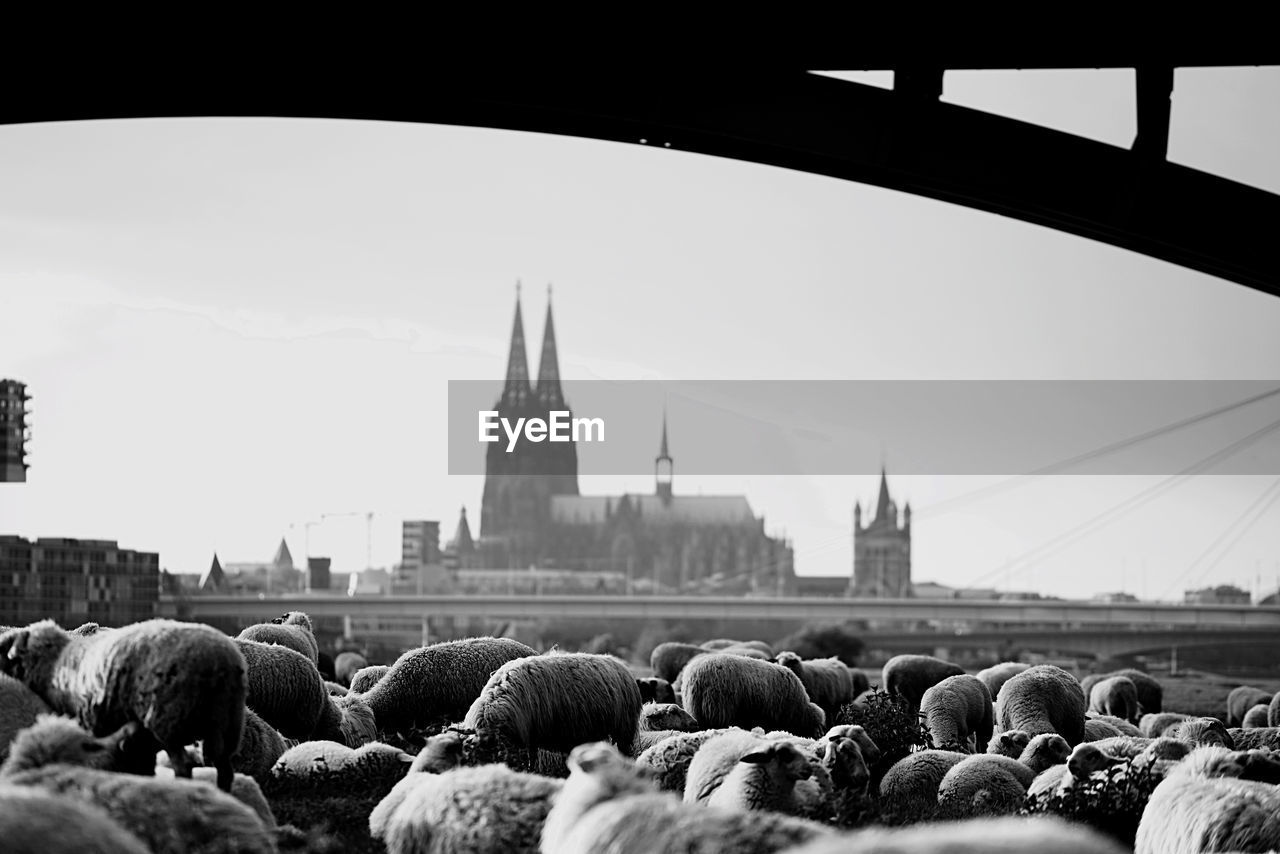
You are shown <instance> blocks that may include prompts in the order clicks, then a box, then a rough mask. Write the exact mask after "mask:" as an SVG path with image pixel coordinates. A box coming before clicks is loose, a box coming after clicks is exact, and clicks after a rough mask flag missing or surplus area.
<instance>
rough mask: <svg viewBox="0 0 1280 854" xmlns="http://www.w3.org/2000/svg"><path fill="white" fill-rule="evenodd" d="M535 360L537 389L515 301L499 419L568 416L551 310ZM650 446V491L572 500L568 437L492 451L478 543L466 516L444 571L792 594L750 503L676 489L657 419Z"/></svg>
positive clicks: (781, 553)
mask: <svg viewBox="0 0 1280 854" xmlns="http://www.w3.org/2000/svg"><path fill="white" fill-rule="evenodd" d="M541 354H542V355H541V360H540V362H539V364H538V375H537V380H536V382H534V381H531V380H530V372H529V368H528V363H527V361H526V358H525V340H524V327H523V320H522V316H521V309H520V303H519V297H518V296H517V301H516V312H515V321H514V325H513V327H512V333H511V347H510V351H509V354H508V358H507V375H506V380H505V382H504V384H503V389H502V394H501V396H500V397H499V399H498V401H497V403H496V404H495V405H494V407H493V408H494V409H495V410H497V411H498V413H499V417H500V418H505V419H510V420H512V421H514V420H515V419H516V418H521V417H523V418H543V419H549V418H550V413H551V411H553V410H561V411H570V412H571V410H570V408H569V403H568V401H566V400H565V397H564V392H563V389H562V387H561V383H560V370H559V359H558V355H557V352H556V338H555V327H554V323H553V321H552V315H551V307H550V305H548V307H547V315H546V325H545V331H544V333H543V339H542V350H541ZM656 416H657V413H655V419H654V421H655V425H656V424H657V421H658V419H657V417H656ZM570 417H572V416H571V415H570ZM655 438H657V437H656V436H655ZM657 444H658V454H657V457H656V458H655V460H654V467H655V484H654V491H653V492H652V493H650V494H624V495H581V494H580V493H579V491H578V457H577V448H576V446H575V443H573V442H539V443H533V442H525V443H522V444H520V445H517V446H516V449H515V450H514V451H513V452H511V453H508V452H507V451H506V449H505V448H504V447H502V446H501V445H500V443H493V444H491V445H490V446H489V448H488V450H487V456H486V459H485V484H484V493H483V496H482V499H481V504H480V529H479V536H478V537H475V538H473V536H472V531H471V527H470V524H469V523H468V522H467V519H466V511H465V509H464V510H463V515H462V518H461V519H460V520H459V523H458V528H457V533H456V534H455V536H454V538H453V540H452V541H451V542H450V543H449V544H448V546H447V548H446V552H445V555H444V563H445V565H446V566H448V567H450V568H451V569H454V570H455V571H458V572H460V571H462V570H473V569H476V570H479V569H484V570H528V569H530V568H531V567H532V568H533V569H534V570H535V571H536V570H555V571H563V572H578V573H584V574H589V575H590V577H591V578H592V580H593V581H592V584H591V585H590V586H591V587H592V588H593V589H598V588H599V587H600V585H601V584H603V585H604V586H605V587H606V588H607V587H608V586H609V585H610V584H612V583H614V582H613V579H622V580H623V584H624V587H625V589H626V590H629V591H634V592H673V591H681V590H683V591H698V590H705V591H707V592H720V593H726V594H731V593H751V592H759V593H761V594H791V593H793V592H794V591H795V571H794V566H793V560H794V558H793V551H792V547H791V545H790V543H788V542H787V541H785V540H783V539H780V538H774V537H770V536H769V535H767V534H766V533H765V530H764V520H763V519H762V518H760V517H757V516H756V515H755V514H754V513H753V512H752V509H751V505H750V503H749V502H748V501H747V498H746V496H743V495H679V494H677V493H676V492H675V490H674V487H673V474H674V460H673V458H672V456H671V453H670V449H669V443H668V435H667V424H666V417H665V415H664V416H663V417H662V431H661V438H660V439H659V441H658V443H657ZM583 577H584V578H585V577H587V575H584V576H583ZM504 578H505V576H504ZM494 583H496V584H503V583H509V581H496V582H494ZM557 583H560V582H559V581H557Z"/></svg>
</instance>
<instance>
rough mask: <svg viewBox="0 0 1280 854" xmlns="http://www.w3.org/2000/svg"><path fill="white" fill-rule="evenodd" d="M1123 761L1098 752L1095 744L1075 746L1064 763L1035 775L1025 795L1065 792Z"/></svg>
mask: <svg viewBox="0 0 1280 854" xmlns="http://www.w3.org/2000/svg"><path fill="white" fill-rule="evenodd" d="M1124 761H1125V759H1124V758H1123V757H1118V756H1113V755H1112V754H1110V753H1107V752H1105V751H1103V750H1100V749H1099V748H1098V746H1097V744H1096V743H1087V742H1086V743H1083V744H1077V745H1076V746H1075V748H1074V749H1073V750H1072V751H1071V754H1070V756H1068V757H1067V761H1066V762H1065V763H1062V764H1058V765H1051V766H1049V767H1048V768H1045V769H1044V770H1042V771H1041V772H1040V773H1039V774H1037V775H1036V777H1035V779H1034V780H1032V781H1031V785H1030V786H1028V787H1027V794H1028V795H1038V794H1041V793H1044V792H1063V791H1066V790H1067V789H1068V788H1070V787H1071V786H1073V785H1075V784H1076V782H1078V781H1081V780H1087V779H1089V777H1090V776H1091V775H1093V774H1094V773H1096V772H1098V771H1101V770H1103V769H1105V768H1109V767H1111V766H1112V765H1117V764H1120V763H1123V762H1124Z"/></svg>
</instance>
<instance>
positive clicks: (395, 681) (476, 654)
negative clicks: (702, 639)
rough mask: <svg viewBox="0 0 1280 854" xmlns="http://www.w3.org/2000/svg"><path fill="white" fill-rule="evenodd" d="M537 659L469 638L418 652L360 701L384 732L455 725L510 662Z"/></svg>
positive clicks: (507, 642)
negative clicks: (441, 722)
mask: <svg viewBox="0 0 1280 854" xmlns="http://www.w3.org/2000/svg"><path fill="white" fill-rule="evenodd" d="M535 655H537V653H536V652H535V651H534V650H533V649H532V648H530V647H528V646H525V645H524V644H522V643H520V642H519V641H514V640H511V639H510V638H494V637H479V638H465V639H463V640H456V641H448V642H446V643H437V644H433V645H431V646H423V647H417V648H416V649H411V650H409V651H408V652H406V653H404V654H403V655H401V656H400V657H399V658H397V659H396V661H395V663H394V664H392V665H391V667H390V669H388V670H387V672H386V673H385V674H383V676H382V678H380V679H379V680H378V682H377V684H376V685H374V686H373V687H371V688H369V689H368V690H367V691H363V692H361V694H360V696H361V698H362V699H363V700H364V702H365V703H367V704H368V706H369V708H370V709H372V710H373V715H374V718H376V719H377V722H378V729H379V730H381V731H383V732H400V731H404V730H408V729H410V728H413V727H421V726H425V725H427V724H429V723H431V722H432V721H433V720H439V719H444V720H448V721H456V720H458V719H459V718H461V717H462V716H463V715H465V714H466V713H467V709H468V708H469V707H470V706H471V704H472V703H474V702H475V700H476V698H477V697H479V696H480V694H481V692H482V691H483V690H484V688H485V684H486V683H487V682H488V681H489V677H490V674H492V673H493V672H494V671H496V670H498V669H499V668H501V667H502V666H503V665H505V664H507V663H508V662H510V661H513V660H519V659H523V658H526V657H529V656H535ZM363 672H364V671H363V670H362V671H360V673H363ZM360 673H357V676H358V675H360ZM628 677H630V673H628ZM633 681H634V680H633ZM548 687H549V688H550V686H548ZM353 690H354V689H353Z"/></svg>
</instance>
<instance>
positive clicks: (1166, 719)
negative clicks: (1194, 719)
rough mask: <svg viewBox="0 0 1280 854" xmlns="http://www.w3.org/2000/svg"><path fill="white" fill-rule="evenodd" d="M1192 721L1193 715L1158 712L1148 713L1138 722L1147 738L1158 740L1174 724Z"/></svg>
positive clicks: (1139, 727)
mask: <svg viewBox="0 0 1280 854" xmlns="http://www.w3.org/2000/svg"><path fill="white" fill-rule="evenodd" d="M1189 720H1191V715H1182V714H1178V713H1177V712H1157V713H1155V714H1152V713H1150V712H1148V713H1147V714H1145V715H1143V716H1142V719H1141V720H1140V721H1138V729H1139V730H1141V731H1142V735H1143V736H1145V737H1146V738H1157V737H1159V736H1162V735H1164V732H1165V730H1167V729H1168V728H1169V727H1171V726H1173V725H1174V724H1179V723H1182V722H1183V721H1189Z"/></svg>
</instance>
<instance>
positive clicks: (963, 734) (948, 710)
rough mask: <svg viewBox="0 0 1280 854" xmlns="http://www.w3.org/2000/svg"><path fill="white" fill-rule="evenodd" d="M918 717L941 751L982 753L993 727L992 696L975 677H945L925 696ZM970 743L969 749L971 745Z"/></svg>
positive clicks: (922, 698) (921, 701) (925, 693)
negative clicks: (922, 720) (921, 719)
mask: <svg viewBox="0 0 1280 854" xmlns="http://www.w3.org/2000/svg"><path fill="white" fill-rule="evenodd" d="M920 715H921V717H923V718H924V722H925V725H926V726H927V727H929V732H930V734H931V735H932V737H933V743H934V746H935V747H937V748H939V749H940V750H956V751H959V752H961V753H974V752H976V753H985V752H986V751H987V744H988V743H989V742H990V741H991V731H992V729H993V728H994V726H995V724H994V721H993V720H992V717H993V715H994V712H993V711H992V708H991V693H990V692H989V691H988V690H987V686H986V684H985V683H984V682H983V681H982V680H981V679H978V678H976V677H974V676H968V675H963V674H962V675H960V676H948V677H947V678H946V679H943V680H942V681H941V682H939V683H938V684H937V685H934V686H932V687H931V688H929V689H927V690H926V691H925V692H924V695H923V696H922V697H921V698H920ZM971 742H972V746H970V743H971Z"/></svg>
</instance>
